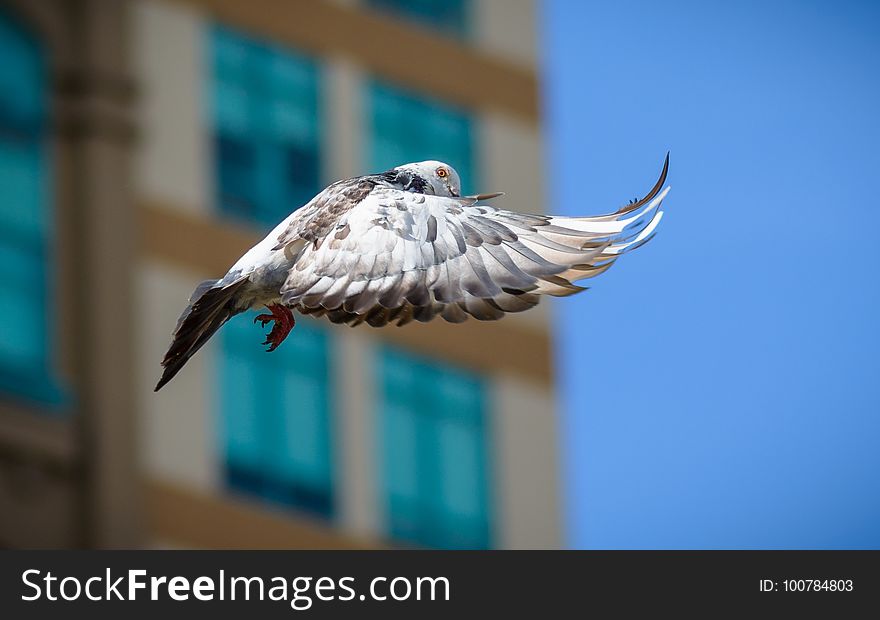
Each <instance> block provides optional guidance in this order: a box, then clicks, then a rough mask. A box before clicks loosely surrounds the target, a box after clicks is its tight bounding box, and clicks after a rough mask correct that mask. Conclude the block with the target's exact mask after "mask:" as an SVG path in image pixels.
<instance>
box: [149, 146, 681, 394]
mask: <svg viewBox="0 0 880 620" xmlns="http://www.w3.org/2000/svg"><path fill="white" fill-rule="evenodd" d="M668 164H669V158H668V156H667V159H666V162H665V163H664V166H663V172H662V174H661V176H660V179H659V180H658V181H657V183H656V185H655V186H654V187H653V188H652V189H651V191H650V192H649V194H648V195H647V196H646V197H645V198H643V199H641V200H638V201H635V202H632V203H630V204H628V205H626V206H625V207H623V208H621V209H619V210H618V211H616V212H614V213H611V214H608V215H598V216H588V217H561V216H549V215H526V214H522V213H517V212H513V211H505V210H501V209H496V208H494V207H492V206H489V205H486V204H482V201H483V200H487V199H489V198H494V197H496V196H498V195H499V194H489V195H482V196H460V195H459V194H460V191H459V188H460V183H459V180H458V175H457V173H456V172H455V170H453V169H452V168H451V167H449V166H447V165H446V164H443V163H441V162H435V161H428V162H421V163H418V164H408V165H406V166H400V167H398V168H395V169H393V170H389V171H388V172H385V173H382V174H378V175H369V176H363V177H357V178H354V179H348V180H345V181H339V182H336V183H334V184H332V185H330V186H329V187H327V188H326V189H325V190H324V191H322V192H321V193H320V194H318V195H317V196H316V197H315V198H313V199H312V200H311V201H310V202H309V203H308V204H306V205H305V206H303V207H302V208H300V209H298V210H296V211H295V212H293V213H292V214H291V215H290V216H289V217H288V218H287V219H285V220H284V221H283V222H281V223H280V224H279V225H278V226H277V227H276V228H275V230H273V231H272V232H271V233H270V234H269V235H268V236H267V237H266V238H265V239H264V240H263V241H261V242H260V243H258V244H257V245H256V246H254V247H253V248H252V249H251V250H250V251H248V252H247V253H246V254H245V255H244V256H243V257H242V258H241V259H240V260H239V261H238V262H237V263H236V264H235V265H234V266H233V267H232V269H230V270H229V272H228V273H227V274H226V276H224V277H223V278H222V279H220V280H217V281H214V282H211V281H208V282H204V283H202V284H201V285H199V287H198V288H197V289H196V291H195V293H194V294H193V297H192V298H191V300H190V305H189V306H188V307H187V309H186V310H184V313H183V315H182V316H181V318H180V320H179V321H178V326H177V328H176V329H175V332H174V339H173V341H172V345H171V347H170V349H169V351H168V353H167V354H166V356H165V359H164V360H163V366H164V367H165V372H164V373H163V377H162V379H161V380H160V382H159V385H157V388H156V389H159V388H160V387H161V386H162V385H164V384H165V383H167V381H168V380H170V379H171V377H173V376H174V374H175V373H176V372H177V371H178V370H179V369H180V367H181V366H182V365H183V364H184V363H185V362H186V360H187V359H189V357H190V356H192V355H193V354H194V353H195V351H196V350H198V348H199V347H200V346H201V345H202V344H203V343H204V342H205V341H206V340H207V339H208V338H209V337H210V335H211V334H213V333H214V332H215V331H216V330H217V329H218V328H219V327H220V326H221V325H222V324H223V323H224V322H225V321H226V320H228V319H229V318H230V317H231V316H233V315H235V314H237V313H240V312H243V311H245V310H247V309H248V308H252V307H256V306H260V305H264V304H276V303H281V304H284V305H285V306H287V307H289V308H293V309H295V310H296V311H298V312H300V313H301V314H308V315H314V316H326V317H327V318H328V319H329V320H330V321H332V322H334V323H347V324H349V325H358V324H360V323H367V324H369V325H372V326H374V327H381V326H384V325H387V324H389V323H395V324H397V325H404V324H406V323H409V322H410V321H413V320H415V321H422V322H427V321H430V320H432V319H434V318H435V317H438V316H439V317H442V318H443V319H445V320H447V321H450V322H453V323H459V322H461V321H464V320H466V319H467V318H468V316H472V317H474V318H476V319H479V320H496V319H500V318H501V317H503V316H504V315H505V314H506V313H508V312H522V311H524V310H528V309H529V308H532V307H534V306H535V305H537V304H538V301H539V300H540V296H541V295H554V296H566V295H571V294H573V293H576V292H578V291H582V290H584V289H583V288H582V287H580V286H578V285H576V284H574V283H575V282H577V281H579V280H583V279H587V278H591V277H594V276H596V275H599V274H600V273H602V272H604V271H605V270H607V269H608V268H609V267H610V266H611V265H612V264H613V263H614V262H615V261H616V260H617V259H618V258H619V257H620V256H621V255H622V254H624V253H625V252H628V251H630V250H633V249H635V248H637V247H639V246H640V245H642V244H643V243H645V242H647V241H648V240H649V239H650V238H651V236H652V235H653V232H654V229H655V227H656V225H657V224H658V223H659V221H660V218H661V216H662V211H661V210H660V206H661V202H662V200H663V198H664V197H665V196H666V192H667V191H668V188H667V189H666V190H663V191H661V189H662V187H663V183H664V182H665V179H666V172H667V169H668Z"/></svg>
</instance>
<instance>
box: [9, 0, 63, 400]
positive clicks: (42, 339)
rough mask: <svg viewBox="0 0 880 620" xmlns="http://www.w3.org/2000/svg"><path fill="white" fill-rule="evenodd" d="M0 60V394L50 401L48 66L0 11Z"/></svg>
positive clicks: (38, 49)
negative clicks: (0, 62) (0, 59)
mask: <svg viewBox="0 0 880 620" xmlns="http://www.w3.org/2000/svg"><path fill="white" fill-rule="evenodd" d="M0 58H2V59H3V60H2V64H3V67H2V70H0V391H3V392H5V393H7V394H13V395H16V396H19V397H24V398H26V399H29V400H37V401H41V402H54V401H57V400H58V398H59V394H58V391H57V388H55V387H54V386H55V383H54V382H53V381H52V380H51V376H52V370H51V363H52V360H51V356H50V350H51V347H50V343H51V342H52V338H51V334H52V328H53V325H52V323H53V320H52V313H51V309H52V304H51V303H50V300H49V297H50V296H49V285H50V283H49V271H50V269H49V264H50V256H49V251H50V243H51V239H52V230H51V229H52V221H51V215H50V201H51V191H50V189H49V186H50V172H49V163H48V154H47V148H46V140H47V131H46V130H47V109H46V84H47V66H46V59H45V56H44V53H43V49H42V47H41V46H40V44H39V42H38V41H37V40H36V39H35V38H33V37H32V36H30V34H29V33H28V32H27V31H26V30H24V29H23V28H22V27H21V26H20V25H19V24H18V23H17V22H16V21H15V20H14V19H13V18H12V17H11V16H9V15H7V13H5V12H3V11H2V10H0Z"/></svg>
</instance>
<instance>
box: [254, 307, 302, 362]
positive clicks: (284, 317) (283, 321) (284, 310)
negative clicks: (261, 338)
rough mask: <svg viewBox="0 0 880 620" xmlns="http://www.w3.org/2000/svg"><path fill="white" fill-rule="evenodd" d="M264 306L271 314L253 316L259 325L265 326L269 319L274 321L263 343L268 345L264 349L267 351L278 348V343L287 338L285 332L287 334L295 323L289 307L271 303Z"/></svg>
mask: <svg viewBox="0 0 880 620" xmlns="http://www.w3.org/2000/svg"><path fill="white" fill-rule="evenodd" d="M266 307H267V308H268V309H269V311H270V312H271V313H272V314H260V315H258V316H256V317H254V323H256V322H257V321H259V322H260V325H262V326H263V327H265V326H266V323H268V322H269V321H275V325H273V326H272V331H271V332H269V335H268V336H266V342H264V343H263V344H268V345H269V348H268V349H266V351H267V352H268V351H274V350H275V349H277V348H278V345H279V344H281V343H282V342H284V339H285V338H287V334H289V333H290V330H292V329H293V326H294V325H296V320H295V319H294V318H293V312H291V311H290V308H288V307H287V306H283V305H281V304H272V305H270V306H266Z"/></svg>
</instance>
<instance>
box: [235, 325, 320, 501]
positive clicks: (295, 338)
mask: <svg viewBox="0 0 880 620" xmlns="http://www.w3.org/2000/svg"><path fill="white" fill-rule="evenodd" d="M253 316H254V313H248V314H245V315H241V316H238V317H236V318H235V319H233V320H232V321H230V322H229V323H227V324H226V325H225V326H224V327H223V330H222V331H221V332H220V340H221V349H222V350H221V355H220V364H219V365H220V368H219V371H220V377H219V380H220V381H219V387H220V403H219V405H220V411H221V417H222V424H221V432H222V444H223V448H224V470H225V480H226V485H227V487H228V488H229V489H230V490H231V491H234V492H239V493H243V494H247V495H250V496H254V497H258V498H260V499H264V500H268V501H270V502H273V503H277V504H280V505H284V506H290V507H295V508H298V509H301V510H304V511H307V512H311V513H313V514H316V515H320V516H324V517H329V516H332V514H333V510H334V501H333V467H332V462H333V459H332V454H331V446H330V436H331V428H330V424H331V420H330V411H331V402H330V400H331V392H330V380H329V360H328V356H327V349H328V347H327V334H326V333H325V332H324V331H322V330H320V329H318V328H317V327H315V326H314V325H313V324H312V323H311V322H310V321H309V320H303V319H301V320H300V321H299V322H298V323H297V325H296V328H295V329H294V331H293V333H292V334H291V335H290V337H289V338H288V339H287V340H285V341H284V344H282V345H281V346H280V347H279V348H278V349H277V350H276V351H273V352H272V353H271V354H269V353H266V352H265V351H264V348H263V347H261V346H260V344H259V342H260V330H259V329H257V328H256V327H255V326H254V325H253Z"/></svg>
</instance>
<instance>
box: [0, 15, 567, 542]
mask: <svg viewBox="0 0 880 620" xmlns="http://www.w3.org/2000/svg"><path fill="white" fill-rule="evenodd" d="M533 11H534V7H533V6H532V2H531V1H528V0H518V1H517V2H503V1H501V0H483V1H477V0H471V1H467V0H460V1H457V2H456V1H450V0H447V1H445V2H432V1H427V0H424V1H420V2H396V1H391V0H349V1H342V0H337V1H330V0H313V1H302V2H286V1H283V0H254V1H252V2H249V3H240V2H232V1H224V0H174V1H171V0H130V1H127V2H107V1H101V0H91V1H87V0H83V1H80V2H77V1H73V0H69V1H63V0H57V1H54V2H53V1H48V0H47V1H46V2H42V3H27V2H5V3H2V4H0V27H2V28H0V47H2V49H4V50H8V52H9V54H10V55H9V56H8V57H10V58H14V59H15V60H16V62H15V63H14V66H15V70H14V71H13V70H11V71H9V72H8V75H6V73H7V72H6V71H4V80H6V81H9V84H8V85H7V84H4V85H3V88H2V89H0V131H2V134H0V166H2V167H0V178H2V179H3V180H4V181H7V182H6V183H3V184H0V186H3V187H4V189H2V190H0V192H4V193H5V194H8V196H9V197H10V198H14V200H11V201H9V202H8V203H7V204H10V205H13V206H12V207H11V208H6V207H4V213H3V217H4V224H3V231H2V232H3V234H2V237H0V250H2V251H3V252H4V255H7V254H8V255H9V256H12V257H13V258H14V260H15V261H17V262H10V261H5V263H6V264H11V265H15V266H17V265H20V268H16V269H12V270H10V273H8V274H5V275H4V274H0V292H2V295H3V304H4V305H3V307H2V311H3V312H4V314H5V316H4V317H3V318H4V321H3V323H4V324H5V327H4V329H6V330H8V331H5V332H4V334H3V337H2V338H0V369H2V370H3V382H2V384H0V390H2V396H0V398H2V400H0V476H2V478H0V479H2V481H3V484H2V485H0V502H2V504H3V506H4V507H6V506H9V507H10V510H5V509H4V511H2V512H3V516H0V544H2V545H5V546H102V547H117V546H134V545H148V546H174V547H217V548H229V547H272V548H307V547H313V548H314V547H320V548H340V547H370V546H388V545H391V546H426V547H436V548H523V547H532V548H543V547H556V546H559V545H560V542H561V540H560V539H561V536H560V517H559V498H558V473H557V472H558V465H557V441H558V439H557V435H556V418H555V415H556V414H555V402H554V385H553V378H552V377H553V373H552V368H551V359H552V352H551V340H550V334H549V329H548V316H549V310H548V308H547V307H541V308H539V309H538V310H536V311H533V312H531V313H528V314H525V315H522V316H513V317H508V318H506V319H505V320H503V321H501V322H497V323H479V322H477V321H473V320H471V321H468V322H466V323H464V324H461V325H449V324H445V323H439V322H435V323H431V324H427V325H421V324H418V325H409V326H406V327H403V328H393V327H392V328H387V329H384V330H373V329H372V328H369V327H359V328H355V329H352V328H348V327H340V326H333V325H330V324H327V323H324V322H318V321H312V320H309V319H305V318H303V319H300V320H299V321H298V323H297V326H296V328H295V330H294V333H293V334H292V335H291V337H290V338H289V339H288V340H287V341H286V342H285V343H284V345H283V346H282V347H280V348H279V349H278V351H276V352H274V353H272V354H266V353H265V352H264V351H263V348H262V347H260V346H259V343H260V340H261V338H262V333H261V332H260V330H259V328H258V327H257V326H255V325H253V324H252V321H251V320H249V319H250V318H251V317H252V315H244V316H241V317H237V318H236V319H234V320H233V321H231V322H230V323H229V324H228V325H226V326H225V327H224V329H223V330H221V332H220V333H219V334H218V335H217V336H216V337H215V338H214V339H213V340H212V342H211V343H209V344H208V345H207V346H206V347H205V348H204V349H203V350H202V351H201V352H200V353H199V354H198V355H197V356H196V357H194V358H193V359H192V360H191V361H190V363H189V364H188V365H187V367H186V368H185V369H184V371H183V372H181V374H180V375H179V376H178V377H177V378H176V379H175V380H174V381H173V382H172V383H171V384H169V385H168V386H167V387H166V388H165V389H163V390H162V391H161V392H159V393H158V394H157V393H154V392H153V391H152V387H153V385H154V384H155V381H156V378H157V372H158V370H159V368H158V361H159V360H160V359H161V356H162V353H163V352H164V349H165V347H166V346H167V344H168V341H169V333H170V331H171V329H172V328H173V326H174V324H175V321H176V318H177V315H178V313H179V312H180V311H181V309H182V307H183V306H184V305H185V303H186V300H187V298H188V297H189V295H190V293H191V292H192V289H193V288H194V286H195V284H196V283H197V282H199V281H200V280H203V279H205V278H210V277H219V276H221V275H222V274H223V273H225V271H226V270H227V269H228V267H229V266H230V265H231V264H232V263H233V262H234V261H235V260H236V259H237V258H238V256H240V255H241V254H242V253H243V251H245V250H246V249H247V248H249V247H250V246H251V245H252V244H253V243H254V242H255V241H257V240H258V239H259V238H260V237H261V236H262V235H263V234H265V231H267V230H268V229H269V228H271V227H272V226H274V224H275V223H277V222H278V221H279V220H280V219H282V218H283V217H285V216H286V215H287V213H289V211H290V210H292V209H293V208H294V207H296V206H298V205H300V204H302V203H303V202H305V201H306V200H308V199H309V198H310V197H311V196H312V195H314V194H315V193H316V192H317V191H318V190H320V188H322V187H323V186H325V185H326V184H328V183H329V182H331V181H333V180H335V179H338V178H342V177H349V176H353V175H356V174H362V173H364V172H366V171H381V170H384V169H387V168H389V167H391V166H394V165H397V164H399V163H403V162H405V161H417V160H422V159H442V160H444V161H447V162H448V163H450V164H452V165H453V166H454V167H456V169H457V170H458V171H459V172H460V174H461V176H462V178H463V183H464V186H465V188H464V189H465V191H469V190H471V191H477V190H478V191H494V190H504V191H505V192H507V196H506V197H505V198H504V199H503V200H504V206H505V207H508V208H513V209H517V210H525V211H530V210H531V211H540V210H544V209H545V201H544V199H543V187H542V185H541V177H542V174H541V173H542V163H541V161H542V153H541V149H542V147H541V127H540V122H539V116H538V97H537V80H538V78H537V66H538V65H537V61H536V49H537V48H536V44H535V25H534V15H533ZM4 57H6V54H4ZM7 86H8V88H7ZM11 93H14V96H12V95H11ZM12 326H14V329H13V327H12ZM4 364H5V365H4ZM7 367H8V369H9V371H8V372H7V371H6V369H7Z"/></svg>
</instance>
